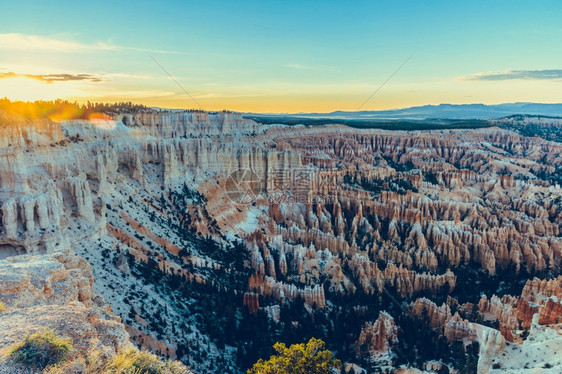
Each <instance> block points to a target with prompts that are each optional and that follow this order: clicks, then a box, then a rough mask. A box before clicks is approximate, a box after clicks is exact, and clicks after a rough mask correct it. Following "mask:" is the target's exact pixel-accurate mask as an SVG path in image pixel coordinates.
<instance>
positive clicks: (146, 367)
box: [103, 348, 187, 374]
mask: <svg viewBox="0 0 562 374" xmlns="http://www.w3.org/2000/svg"><path fill="white" fill-rule="evenodd" d="M186 372H187V368H186V367H185V366H184V365H183V364H182V363H181V362H179V361H171V360H168V361H160V359H159V358H158V356H156V355H153V354H152V353H149V352H147V351H139V350H138V349H134V348H133V349H128V350H123V351H121V352H119V353H118V354H117V355H116V356H115V357H113V359H112V360H111V362H110V363H109V364H108V365H107V367H106V369H105V370H104V371H103V373H104V374H122V373H126V374H133V373H134V374H184V373H186Z"/></svg>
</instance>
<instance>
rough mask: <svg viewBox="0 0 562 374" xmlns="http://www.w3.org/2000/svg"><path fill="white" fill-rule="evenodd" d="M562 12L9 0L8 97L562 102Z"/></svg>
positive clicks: (320, 108) (266, 104)
mask: <svg viewBox="0 0 562 374" xmlns="http://www.w3.org/2000/svg"><path fill="white" fill-rule="evenodd" d="M561 19H562V2H560V1H540V0H539V1H533V2H531V1H516V0H515V1H513V0H512V1H431V0H430V1H423V2H422V1H374V0H367V1H330V0H323V1H311V0H309V1H307V0H300V1H293V0H283V1H275V0H263V1H249V0H238V1H213V0H205V1H190V0H183V1H162V2H154V1H134V2H133V1H131V2H127V1H106V0H97V1H91V2H81V1H76V0H74V1H56V0H53V1H48V2H46V1H25V0H20V1H11V2H3V4H2V12H0V97H8V98H10V99H18V100H38V99H43V100H54V99H57V98H61V99H68V100H71V101H78V102H86V101H95V102H99V101H105V102H114V101H133V102H136V103H141V104H145V105H149V106H159V107H167V108H198V107H202V108H203V109H205V110H221V109H229V110H236V111H244V112H275V113H280V112H282V113H295V112H329V111H334V110H357V109H359V107H360V106H361V105H362V104H363V103H364V102H365V100H366V99H367V98H368V97H370V96H371V95H372V94H373V93H374V92H375V91H376V90H377V89H379V88H380V89H379V91H377V93H376V94H375V95H374V96H373V97H372V99H370V100H369V101H368V102H367V103H366V104H365V105H364V106H363V107H361V109H362V110H379V109H391V108H403V107H410V106H418V105H426V104H440V103H455V104H461V103H485V104H497V103H505V102H519V101H525V102H544V103H559V102H562V22H561V21H560V20H561ZM405 61H407V62H406V63H405V64H404V62H405ZM402 64H404V65H403V66H402V67H401V68H400V69H399V67H400V66H401V65H402ZM397 70H398V71H397ZM168 73H169V74H170V75H171V76H173V77H174V79H175V80H176V81H177V83H176V81H174V80H173V79H172V78H170V77H169V76H168ZM393 73H395V74H394V75H393V76H392V78H391V79H389V80H388V82H387V83H386V84H385V85H384V86H383V87H382V88H381V85H382V84H383V82H385V81H386V80H387V79H388V78H389V77H390V76H391V75H392V74H393ZM180 86H181V87H180Z"/></svg>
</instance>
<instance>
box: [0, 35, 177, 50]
mask: <svg viewBox="0 0 562 374" xmlns="http://www.w3.org/2000/svg"><path fill="white" fill-rule="evenodd" d="M3 49H4V50H17V51H36V52H49V51H50V52H63V53H76V52H82V53H84V52H96V51H97V52H99V51H123V50H129V51H138V52H151V53H161V54H183V53H182V52H178V51H167V50H162V49H145V48H138V47H128V46H120V45H114V44H108V43H102V42H98V43H94V44H87V43H80V42H74V41H68V40H60V39H55V38H49V37H44V36H39V35H26V34H20V33H5V34H0V50H3Z"/></svg>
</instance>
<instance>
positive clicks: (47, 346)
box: [8, 330, 73, 370]
mask: <svg viewBox="0 0 562 374" xmlns="http://www.w3.org/2000/svg"><path fill="white" fill-rule="evenodd" d="M72 351H73V348H72V343H71V341H70V339H64V338H61V337H58V336H56V335H55V333H54V332H53V330H44V331H39V332H36V333H34V334H31V335H27V336H26V337H25V338H23V340H22V341H21V342H19V343H16V344H14V346H12V348H11V349H10V351H9V353H8V355H9V357H10V358H11V359H12V360H13V361H14V362H16V363H19V364H21V365H24V366H27V367H33V368H38V369H41V370H42V369H45V368H46V367H47V366H50V365H56V364H58V363H60V362H63V361H64V360H66V359H67V358H68V356H69V354H70V353H71V352H72Z"/></svg>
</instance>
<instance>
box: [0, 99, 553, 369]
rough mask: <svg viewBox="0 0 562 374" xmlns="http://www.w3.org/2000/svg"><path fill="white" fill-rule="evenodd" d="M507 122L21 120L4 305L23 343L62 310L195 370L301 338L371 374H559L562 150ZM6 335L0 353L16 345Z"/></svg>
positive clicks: (139, 116) (121, 343)
mask: <svg viewBox="0 0 562 374" xmlns="http://www.w3.org/2000/svg"><path fill="white" fill-rule="evenodd" d="M526 120H529V119H526ZM509 121H513V120H509ZM509 121H506V122H505V123H501V124H500V123H498V122H494V123H493V125H494V126H492V127H488V128H481V129H458V130H431V131H389V130H378V129H356V128H350V127H345V126H340V125H326V126H299V125H297V126H286V125H282V124H269V125H263V124H259V123H256V122H254V121H252V120H249V119H245V118H244V117H243V116H242V115H241V114H239V113H233V112H213V113H208V112H202V111H165V110H156V109H148V108H146V109H144V110H140V111H136V112H134V113H127V112H124V113H117V114H113V115H112V117H111V118H105V119H99V120H72V121H70V120H69V121H50V120H17V121H16V120H13V121H12V122H11V123H10V125H9V126H3V127H0V202H1V207H0V213H1V214H0V216H1V220H0V221H1V225H0V280H1V282H0V302H2V303H3V304H4V305H6V308H7V314H6V316H8V317H10V318H13V320H14V321H15V320H16V318H19V321H20V322H19V323H22V322H21V321H22V320H24V321H28V320H33V327H30V326H28V327H27V329H38V328H39V327H40V326H58V325H60V323H59V322H57V321H59V320H60V319H61V318H66V317H65V316H66V315H73V316H74V317H72V318H75V321H80V320H82V321H84V322H83V327H82V328H83V329H85V330H88V331H89V332H88V334H85V335H88V336H92V335H99V336H100V340H101V341H102V342H103V347H104V350H107V351H108V352H109V353H108V354H112V353H114V352H115V351H117V350H120V349H125V348H126V347H128V346H129V345H130V344H134V345H136V346H138V347H142V348H146V349H148V350H151V351H153V352H155V353H158V354H159V355H161V356H163V357H169V358H174V359H178V360H181V361H183V362H184V363H185V364H187V365H188V366H189V367H190V368H191V370H193V372H195V373H219V372H220V373H238V372H241V371H243V370H245V369H246V368H247V367H248V366H249V365H251V364H252V363H253V362H255V361H256V360H257V359H258V358H260V357H268V355H269V354H271V346H272V345H273V343H275V341H283V342H286V343H294V342H301V341H302V340H303V339H304V338H309V337H311V336H314V337H317V338H321V339H323V340H325V341H326V342H327V346H328V348H330V349H332V350H333V351H334V352H335V354H336V356H337V357H339V358H341V359H342V361H346V362H348V363H353V364H356V367H363V368H365V370H367V371H368V372H377V371H382V370H383V369H389V370H390V369H397V368H400V367H402V368H406V367H417V368H418V369H420V370H425V371H428V372H438V371H439V370H447V372H453V371H454V370H457V372H481V373H486V372H495V371H496V370H500V369H501V368H503V369H506V370H512V372H521V371H517V370H523V367H525V368H526V369H529V370H533V369H537V370H538V369H539V368H542V367H543V366H544V365H545V364H548V365H549V366H550V368H552V369H553V370H561V369H562V359H561V358H560V357H559V356H558V357H557V355H556V352H557V351H556V347H560V348H562V276H561V275H560V274H561V273H560V267H561V265H562V238H561V232H560V230H561V228H562V215H561V211H562V191H561V189H560V180H561V179H560V175H561V173H560V171H561V170H562V145H561V144H559V143H557V142H554V141H550V140H546V139H543V138H541V137H537V136H525V135H523V134H521V133H518V132H516V131H511V130H509V128H508V127H506V126H508V125H509V123H510V122H509ZM539 122H540V121H539ZM539 124H540V123H539ZM500 125H501V126H500ZM54 306H56V307H54ZM65 309H67V311H65ZM82 314H83V315H84V316H85V317H81V315H82ZM0 318H2V319H3V320H2V321H7V320H6V319H5V317H4V316H0ZM73 321H74V320H73ZM75 323H78V322H75ZM100 324H101V325H102V327H100V326H99V325H100ZM10 325H13V323H12V324H8V323H5V324H3V323H1V322H0V331H6V334H8V331H9V334H8V335H5V336H8V338H6V339H4V341H3V345H2V346H0V350H1V349H2V347H4V346H7V345H8V344H9V343H12V342H13V340H14V339H15V338H14V339H12V338H11V336H13V337H17V336H18V335H21V328H23V327H18V328H19V330H18V329H11V330H8V327H9V326H10ZM107 326H109V327H107ZM63 331H64V332H65V333H67V334H71V331H70V330H69V328H67V329H63ZM108 331H109V332H108ZM414 332H416V333H417V335H416V334H414ZM10 334H11V335H10ZM420 334H421V335H420ZM424 337H425V340H424ZM84 339H85V340H84V345H85V346H87V345H88V344H90V343H89V341H88V340H87V339H86V338H84ZM92 344H93V343H92ZM545 345H548V346H549V348H548V349H546V348H545V347H544V346H545ZM541 347H543V348H544V349H543V350H542V352H546V353H545V354H543V355H542V356H541V359H534V362H533V357H532V355H533V352H536V351H537V350H541ZM445 350H448V351H450V352H453V353H451V354H449V353H447V354H444V353H443V352H444V351H445ZM516 351H517V352H521V355H524V354H525V353H526V354H527V355H531V356H530V358H529V359H527V360H523V361H525V362H522V360H519V359H518V360H511V361H509V360H507V359H506V358H505V357H510V356H509V355H513V354H514V353H513V352H516ZM549 352H550V353H551V354H550V356H549V355H548V353H549ZM504 353H505V355H503V354H504ZM535 354H536V353H535ZM502 357H503V358H502ZM0 364H1V362H0ZM516 364H520V365H521V367H509V365H512V366H513V365H516ZM357 365H358V366H357Z"/></svg>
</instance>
